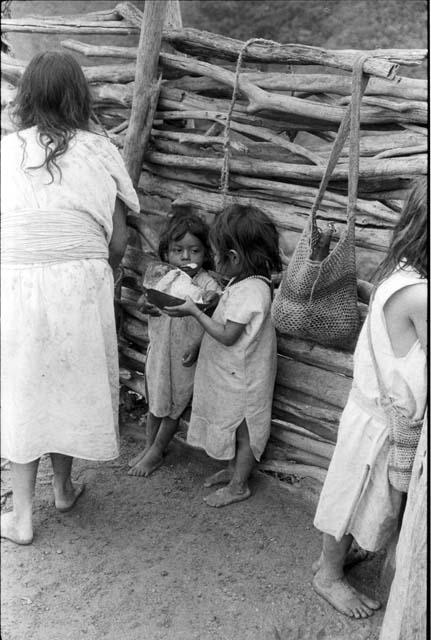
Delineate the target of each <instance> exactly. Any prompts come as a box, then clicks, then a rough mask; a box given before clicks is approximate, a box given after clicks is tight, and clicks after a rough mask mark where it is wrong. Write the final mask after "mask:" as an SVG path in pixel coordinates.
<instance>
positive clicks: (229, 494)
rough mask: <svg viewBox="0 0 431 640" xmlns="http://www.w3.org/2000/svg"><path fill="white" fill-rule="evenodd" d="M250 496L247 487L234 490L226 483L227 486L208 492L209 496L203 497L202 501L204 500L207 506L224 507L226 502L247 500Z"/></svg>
mask: <svg viewBox="0 0 431 640" xmlns="http://www.w3.org/2000/svg"><path fill="white" fill-rule="evenodd" d="M250 496H251V491H250V489H249V488H248V487H246V488H245V489H244V490H243V491H241V492H236V491H234V490H233V488H232V487H231V485H227V487H221V489H217V491H214V493H210V495H209V496H206V497H205V498H204V502H206V503H207V505H208V506H209V507H226V506H227V505H228V504H232V503H234V502H240V501H241V500H247V498H249V497H250Z"/></svg>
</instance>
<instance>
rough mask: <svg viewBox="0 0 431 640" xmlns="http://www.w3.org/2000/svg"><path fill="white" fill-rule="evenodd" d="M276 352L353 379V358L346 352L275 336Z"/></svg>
mask: <svg viewBox="0 0 431 640" xmlns="http://www.w3.org/2000/svg"><path fill="white" fill-rule="evenodd" d="M277 351H278V353H279V354H280V355H282V356H287V357H290V358H292V359H293V358H294V359H296V360H298V361H299V362H304V363H305V364H310V365H314V366H316V367H319V368H320V369H324V370H327V371H333V372H336V373H338V374H343V375H344V376H347V377H349V378H352V377H353V356H352V354H351V353H348V352H347V351H340V350H338V349H331V348H330V347H323V346H321V345H319V344H316V343H313V342H307V341H306V340H298V339H297V338H288V337H287V336H283V335H280V334H278V335H277Z"/></svg>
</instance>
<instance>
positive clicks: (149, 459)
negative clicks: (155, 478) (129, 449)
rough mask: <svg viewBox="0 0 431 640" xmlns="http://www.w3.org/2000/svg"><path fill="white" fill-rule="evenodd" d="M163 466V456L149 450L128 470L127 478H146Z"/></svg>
mask: <svg viewBox="0 0 431 640" xmlns="http://www.w3.org/2000/svg"><path fill="white" fill-rule="evenodd" d="M162 464H163V454H160V453H159V452H158V451H152V450H151V449H149V450H148V451H147V452H146V454H145V456H144V457H143V458H141V459H140V460H139V462H138V463H137V464H135V466H134V467H132V468H131V469H129V471H128V474H129V476H139V477H144V478H146V477H148V476H149V475H151V474H152V473H153V471H155V470H156V469H158V468H159V467H160V466H161V465H162Z"/></svg>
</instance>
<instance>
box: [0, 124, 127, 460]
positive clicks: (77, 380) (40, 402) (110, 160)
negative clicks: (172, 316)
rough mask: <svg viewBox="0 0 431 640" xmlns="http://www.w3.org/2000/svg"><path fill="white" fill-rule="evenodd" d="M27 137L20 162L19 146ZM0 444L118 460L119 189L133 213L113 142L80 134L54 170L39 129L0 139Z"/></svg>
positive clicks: (26, 453) (35, 453)
mask: <svg viewBox="0 0 431 640" xmlns="http://www.w3.org/2000/svg"><path fill="white" fill-rule="evenodd" d="M22 139H24V140H25V141H26V143H27V144H26V146H25V153H24V160H23V151H24V146H23V142H22ZM1 154H2V190H1V242H2V270H1V356H2V357H1V387H2V407H1V414H2V419H1V425H2V426H1V451H2V456H3V457H5V458H8V459H9V460H11V461H13V462H18V463H28V462H31V461H32V460H35V459H37V458H39V457H40V456H41V455H43V454H45V453H50V452H53V453H62V454H64V455H69V456H73V457H80V458H85V459H89V460H109V459H112V458H115V457H117V455H118V452H119V447H118V353H117V340H116V330H115V320H114V309H113V276H112V270H111V268H110V266H109V264H108V261H107V258H108V244H109V241H110V239H111V235H112V228H113V222H112V216H113V212H114V205H115V200H116V198H117V197H118V198H120V199H121V200H123V201H124V202H125V203H126V204H127V206H128V207H129V208H130V209H132V210H133V211H136V212H139V201H138V198H137V195H136V192H135V191H134V189H133V186H132V183H131V180H130V178H129V175H128V173H127V171H126V169H125V166H124V163H123V161H122V158H121V156H120V154H119V152H118V151H117V149H116V148H115V147H114V146H113V145H112V144H111V143H110V142H109V141H108V140H107V139H106V138H105V137H104V136H100V135H97V134H94V133H90V132H85V131H78V132H77V134H76V136H75V137H74V138H73V140H72V141H71V143H70V146H69V149H68V151H67V152H66V154H65V155H63V156H61V157H60V158H59V159H58V161H57V163H58V165H59V166H60V167H61V171H62V178H61V181H60V179H59V174H58V172H57V170H56V169H54V182H53V183H51V176H50V175H49V173H48V171H47V170H46V168H45V167H44V168H42V169H32V168H31V167H34V166H38V165H40V164H42V163H43V161H44V156H45V154H44V150H43V148H42V146H41V145H40V144H39V142H38V137H37V130H36V128H35V127H32V128H30V129H27V130H25V131H22V132H20V133H19V134H18V133H12V134H10V135H8V136H6V137H4V138H3V139H2V142H1Z"/></svg>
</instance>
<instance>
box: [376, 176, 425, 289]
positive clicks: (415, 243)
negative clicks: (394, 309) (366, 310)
mask: <svg viewBox="0 0 431 640" xmlns="http://www.w3.org/2000/svg"><path fill="white" fill-rule="evenodd" d="M428 203H429V199H428V183H427V179H426V177H425V176H423V177H422V176H421V177H420V178H417V179H416V180H415V182H414V184H413V187H412V189H411V191H410V193H409V196H408V198H407V200H406V201H405V203H404V207H403V210H402V212H401V216H400V219H399V220H398V223H397V225H396V226H395V228H394V232H393V236H392V241H391V244H390V247H389V250H388V253H387V255H386V258H385V259H384V260H383V262H382V264H381V265H380V267H379V268H378V270H377V273H376V276H375V278H374V279H375V280H377V281H381V280H384V279H385V278H386V277H388V276H389V275H390V274H391V273H392V272H393V271H394V269H396V267H397V266H398V265H400V266H401V268H402V269H403V268H404V269H405V268H406V267H412V268H413V269H415V270H416V271H417V272H418V273H419V275H420V276H421V278H427V277H428V250H429V244H428V237H429V235H428V223H429V222H428Z"/></svg>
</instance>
